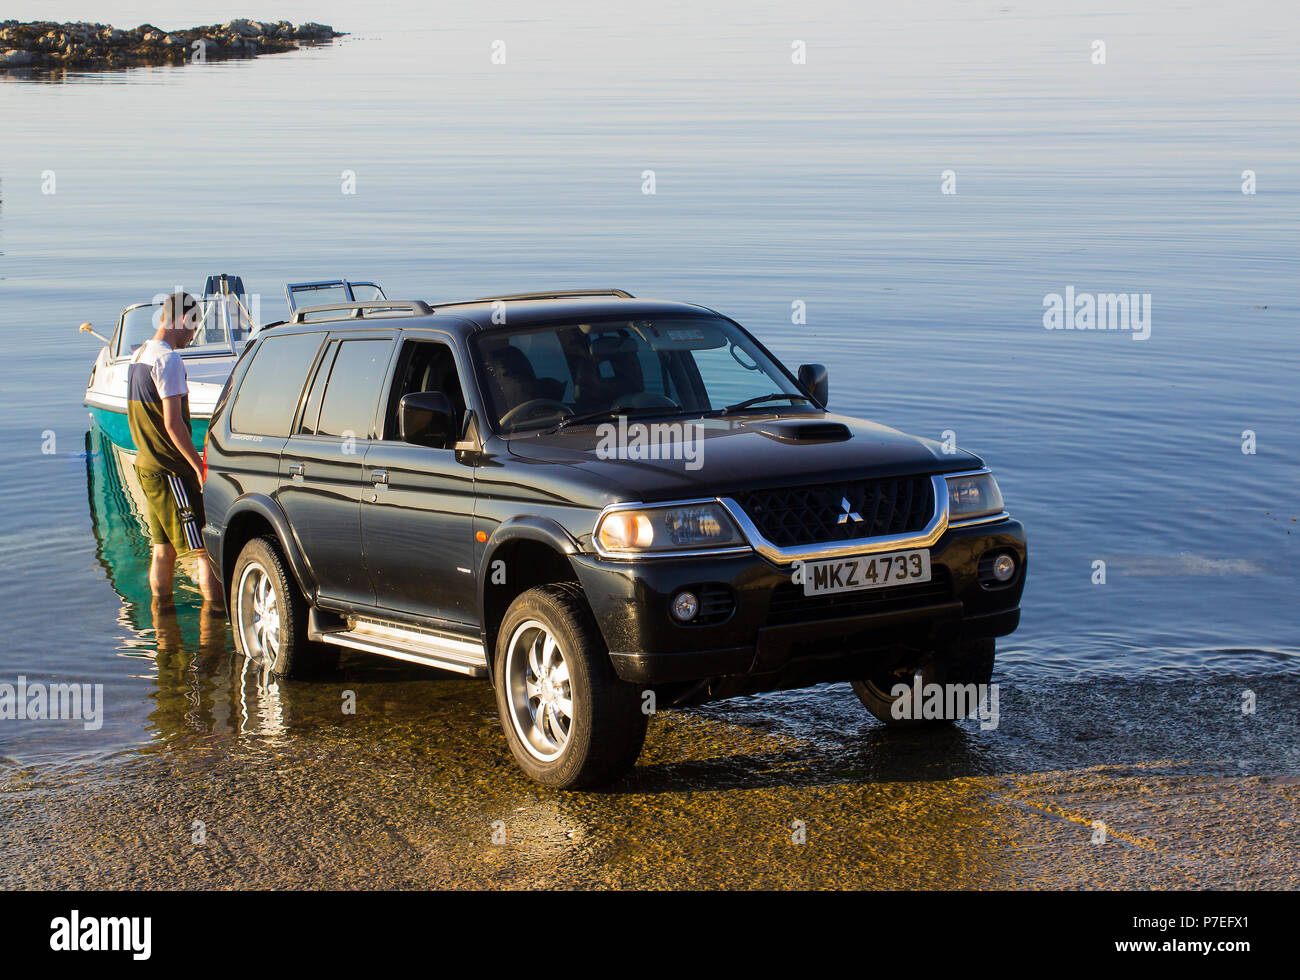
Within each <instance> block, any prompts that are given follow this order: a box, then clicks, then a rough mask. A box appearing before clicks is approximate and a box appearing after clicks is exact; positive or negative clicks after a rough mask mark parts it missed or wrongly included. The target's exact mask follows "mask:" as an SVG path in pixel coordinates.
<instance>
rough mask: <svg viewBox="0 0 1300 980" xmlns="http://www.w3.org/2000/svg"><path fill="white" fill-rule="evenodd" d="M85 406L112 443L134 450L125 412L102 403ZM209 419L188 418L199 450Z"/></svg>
mask: <svg viewBox="0 0 1300 980" xmlns="http://www.w3.org/2000/svg"><path fill="white" fill-rule="evenodd" d="M87 408H89V409H90V417H91V418H92V419H94V420H95V424H96V425H97V426H99V430H100V431H101V432H102V433H103V434H104V435H105V436H107V437H108V439H109V440H110V441H111V442H112V443H113V445H115V446H118V447H119V448H121V449H126V450H129V451H130V452H135V451H136V445H135V440H134V439H132V438H131V426H130V425H129V424H128V423H127V420H126V413H125V412H119V411H117V410H115V409H111V408H105V407H104V406H102V405H87ZM209 421H210V420H209V419H206V418H192V419H190V435H191V438H192V439H193V440H194V448H195V449H198V450H200V451H201V450H202V449H203V442H204V440H205V439H207V437H208V422H209Z"/></svg>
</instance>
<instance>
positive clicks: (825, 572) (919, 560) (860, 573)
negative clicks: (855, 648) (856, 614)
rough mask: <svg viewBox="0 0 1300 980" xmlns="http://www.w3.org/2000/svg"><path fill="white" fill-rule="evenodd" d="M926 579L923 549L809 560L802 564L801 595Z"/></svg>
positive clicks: (927, 555) (927, 569) (926, 559)
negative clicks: (857, 556)
mask: <svg viewBox="0 0 1300 980" xmlns="http://www.w3.org/2000/svg"><path fill="white" fill-rule="evenodd" d="M928 581H930V552H929V549H927V548H921V549H919V550H917V551H895V552H891V553H890V554H887V555H863V556H861V557H859V558H832V559H828V560H826V561H810V562H807V563H806V564H805V565H804V566H803V594H804V595H827V594H829V593H832V592H859V591H861V590H863V589H883V588H887V587H888V586H891V585H907V584H909V583H912V582H928Z"/></svg>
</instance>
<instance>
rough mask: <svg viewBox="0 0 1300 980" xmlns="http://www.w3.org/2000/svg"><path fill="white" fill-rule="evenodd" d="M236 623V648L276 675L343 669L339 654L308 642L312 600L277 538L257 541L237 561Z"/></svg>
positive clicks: (234, 589) (233, 612)
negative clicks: (289, 569) (291, 572)
mask: <svg viewBox="0 0 1300 980" xmlns="http://www.w3.org/2000/svg"><path fill="white" fill-rule="evenodd" d="M230 622H231V625H232V626H233V627H234V634H235V648H236V649H237V650H238V651H239V652H240V653H241V654H243V655H244V656H245V657H247V658H248V659H249V660H251V661H253V663H255V664H257V665H258V666H259V667H261V668H262V669H263V670H267V671H270V672H271V673H272V674H275V675H277V676H282V677H301V676H306V675H310V674H316V673H321V672H323V671H328V670H332V669H334V668H335V667H337V666H338V653H337V652H336V651H334V650H333V649H331V648H329V647H326V646H324V645H323V644H319V643H312V642H311V641H310V640H308V639H307V601H306V600H305V599H304V598H303V596H302V593H301V592H299V591H298V585H297V583H296V582H295V581H294V580H293V579H292V578H291V577H290V575H289V574H288V572H287V571H286V570H285V567H284V562H283V560H282V559H281V558H280V553H279V550H278V549H277V547H276V544H275V540H274V539H273V538H254V539H253V540H251V541H249V542H248V543H247V544H246V545H244V549H243V550H242V551H241V552H240V553H239V558H237V559H236V560H235V569H234V573H233V574H232V576H231V585H230Z"/></svg>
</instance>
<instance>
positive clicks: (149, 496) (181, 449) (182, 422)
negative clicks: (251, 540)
mask: <svg viewBox="0 0 1300 980" xmlns="http://www.w3.org/2000/svg"><path fill="white" fill-rule="evenodd" d="M200 323H201V315H200V309H199V304H198V303H197V302H195V300H194V297H193V296H190V295H189V294H188V293H185V292H182V291H180V290H177V291H176V292H175V293H174V294H172V295H171V296H168V297H167V298H166V299H165V300H163V303H162V318H161V321H160V324H159V327H158V332H157V333H155V334H154V335H153V337H151V338H150V339H149V340H147V341H145V342H144V343H143V344H141V345H140V347H139V349H138V350H136V352H135V353H134V354H132V355H131V363H130V366H129V367H128V368H127V371H128V374H127V389H128V394H127V410H126V416H127V421H128V423H129V424H130V426H131V438H132V439H133V440H134V441H135V447H136V453H137V455H136V458H135V471H136V473H137V474H138V475H139V477H140V485H141V487H143V489H144V495H145V499H146V501H147V504H148V507H147V509H148V512H149V513H148V517H149V537H150V538H151V539H152V541H153V562H152V564H151V565H150V566H149V587H150V588H151V589H152V590H153V594H154V595H155V596H161V597H169V596H170V595H171V594H172V578H173V575H174V574H175V569H176V558H177V556H178V555H185V554H188V553H189V552H192V551H198V552H199V555H198V561H197V566H196V569H195V576H196V578H197V579H198V583H199V589H200V590H201V591H202V592H203V598H204V599H205V600H207V601H208V602H212V603H220V602H221V590H220V588H219V586H218V585H217V576H216V574H215V573H214V571H213V569H212V565H211V563H210V561H209V559H208V555H207V552H206V551H205V550H204V547H203V462H202V460H201V459H200V458H199V454H198V451H197V450H196V449H195V448H194V442H193V436H192V435H191V432H190V395H189V392H190V388H189V382H188V379H187V378H186V375H185V362H184V361H183V360H182V359H181V356H180V354H178V353H177V351H179V350H182V349H184V348H185V346H186V345H187V344H189V342H190V341H191V340H193V339H194V332H195V331H196V330H197V329H198V327H199V324H200Z"/></svg>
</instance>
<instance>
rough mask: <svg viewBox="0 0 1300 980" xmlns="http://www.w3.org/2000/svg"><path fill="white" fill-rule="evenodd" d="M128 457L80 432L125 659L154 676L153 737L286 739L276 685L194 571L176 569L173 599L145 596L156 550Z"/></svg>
mask: <svg viewBox="0 0 1300 980" xmlns="http://www.w3.org/2000/svg"><path fill="white" fill-rule="evenodd" d="M133 463H134V453H132V452H130V451H129V450H128V449H126V448H124V447H122V446H120V445H118V444H116V443H115V442H114V440H113V439H111V438H110V437H109V436H108V434H107V433H105V432H104V430H102V429H101V428H100V427H99V426H98V425H94V426H92V428H91V430H90V431H89V432H87V433H86V486H87V491H88V495H89V498H90V515H91V524H92V526H93V528H94V533H95V541H96V557H97V558H98V559H99V563H100V564H101V565H102V566H103V568H104V571H105V572H106V573H107V575H108V580H109V583H110V584H111V585H112V586H113V590H114V591H115V592H116V593H117V595H118V597H119V598H120V599H121V601H122V608H121V610H120V611H119V613H118V622H119V623H120V624H121V625H122V626H124V627H125V628H126V629H127V630H129V631H130V634H131V636H130V638H129V639H128V642H127V643H126V645H125V649H124V650H123V655H124V656H127V657H139V658H142V659H146V658H147V659H151V660H153V662H154V665H155V667H156V670H157V675H156V676H157V689H156V691H155V692H153V693H152V694H151V698H152V700H153V701H154V702H155V704H156V707H155V708H154V710H153V711H151V712H150V713H149V722H150V723H151V727H152V728H153V730H154V737H155V738H156V739H158V740H160V741H164V742H170V741H172V740H175V739H177V738H186V737H193V736H196V735H197V736H213V735H216V736H221V735H257V736H276V735H280V734H282V733H283V732H284V731H285V729H286V727H287V724H288V720H287V717H286V715H287V711H286V703H285V698H284V695H283V690H282V687H281V685H280V683H279V682H278V681H277V680H276V679H275V678H273V677H269V676H266V675H264V674H263V672H262V671H261V670H260V669H259V668H258V667H257V666H256V665H255V664H252V663H251V662H249V661H248V660H247V659H246V658H244V657H242V656H240V655H239V654H238V653H237V652H236V651H235V647H234V643H233V642H232V641H231V639H230V630H229V626H228V624H227V621H226V614H225V611H224V610H214V609H213V608H212V606H211V605H209V604H208V603H205V602H203V597H202V595H201V594H200V592H199V590H198V586H197V585H196V584H195V582H194V578H193V575H192V569H193V566H194V563H195V561H197V560H198V558H197V555H191V557H190V559H189V561H188V570H187V562H186V561H185V560H184V559H183V560H181V561H179V562H178V563H177V564H178V567H179V568H180V569H181V574H178V575H177V577H176V586H175V595H174V598H172V599H156V598H155V597H154V596H153V594H152V593H151V591H150V588H149V562H150V554H151V551H152V545H151V544H150V541H149V527H148V522H147V519H146V517H145V510H144V506H143V501H144V497H143V494H142V493H141V490H140V484H139V480H138V478H137V477H136V473H135V468H134V465H133Z"/></svg>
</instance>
